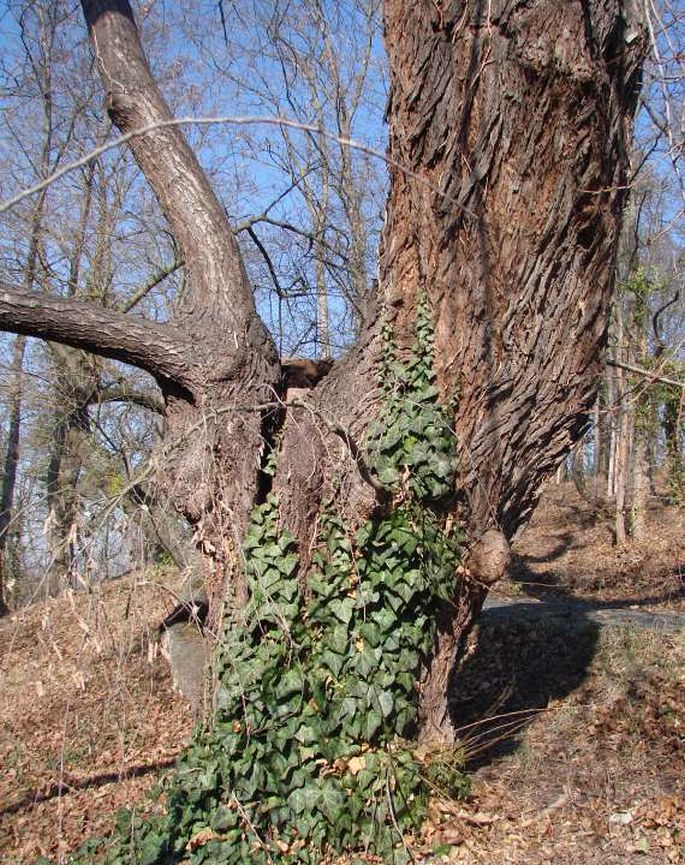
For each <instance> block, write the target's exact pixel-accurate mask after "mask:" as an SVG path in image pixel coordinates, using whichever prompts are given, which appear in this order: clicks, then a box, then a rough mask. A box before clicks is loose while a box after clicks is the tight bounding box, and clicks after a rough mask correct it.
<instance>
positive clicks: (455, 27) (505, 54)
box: [0, 0, 644, 738]
mask: <svg viewBox="0 0 685 865" xmlns="http://www.w3.org/2000/svg"><path fill="white" fill-rule="evenodd" d="M83 7H84V11H85V15H86V19H87V22H88V26H89V28H90V32H91V37H92V42H93V46H94V50H95V53H96V55H97V59H98V62H99V65H100V70H101V74H102V78H103V81H104V84H105V88H106V90H107V100H108V105H109V110H110V113H111V116H112V119H113V120H114V122H115V123H116V125H117V126H118V127H119V129H120V130H121V131H122V132H128V131H130V130H132V129H136V128H139V127H142V126H146V125H148V124H151V123H154V122H157V121H166V120H168V119H169V118H170V116H171V115H170V112H169V109H168V107H167V105H166V103H165V102H164V100H163V98H162V96H161V94H160V93H159V91H158V89H157V87H156V85H155V83H154V81H153V79H152V76H151V73H150V70H149V67H148V64H147V61H146V60H145V57H144V55H143V52H142V49H141V47H140V43H139V41H138V36H137V32H136V29H135V25H134V22H133V16H132V13H131V10H130V8H129V6H128V3H127V2H125V0H83ZM384 8H385V27H386V41H387V46H388V51H389V56H390V66H391V84H392V98H391V102H390V108H389V118H390V157H391V160H392V161H391V181H392V185H391V194H390V200H389V205H388V213H387V221H386V226H385V231H384V237H383V249H382V256H381V273H380V276H381V278H380V282H379V288H378V293H377V297H376V298H375V310H374V312H373V313H371V314H370V315H369V317H368V319H367V322H366V326H365V328H364V329H363V332H362V336H361V338H360V340H359V343H358V344H357V345H356V346H355V347H354V348H353V349H352V350H351V351H350V352H349V353H348V354H347V355H346V356H345V357H344V358H343V359H341V360H340V361H338V362H337V363H336V364H335V366H334V368H333V370H332V371H331V372H330V374H329V375H328V376H326V377H325V378H324V379H323V380H322V381H321V382H320V383H319V384H318V385H317V386H316V387H315V388H314V389H312V390H311V391H309V392H308V393H307V394H306V397H303V396H302V395H301V394H299V396H300V399H299V400H298V401H297V405H296V406H291V407H289V408H288V409H287V411H285V412H282V411H279V412H275V411H274V410H273V409H272V408H271V406H272V405H273V402H274V399H275V397H280V396H282V395H283V390H282V376H281V369H280V365H279V362H278V358H277V356H276V352H275V350H274V346H273V343H272V340H271V338H270V336H269V335H268V333H267V332H266V330H265V328H264V326H263V324H262V322H261V321H260V319H259V317H258V315H257V313H256V310H255V305H254V299H253V294H252V291H251V288H250V286H249V284H248V281H247V279H246V276H245V271H244V269H243V266H242V262H241V259H240V255H239V253H238V249H237V246H236V243H235V240H234V238H233V236H232V234H231V231H230V227H229V224H228V221H227V218H226V215H225V213H224V210H223V208H222V207H221V205H220V204H219V202H218V201H217V199H216V197H215V196H214V193H213V192H212V190H211V188H210V187H209V185H208V183H207V180H206V178H205V176H204V174H203V172H202V170H201V168H200V166H199V164H198V162H197V160H196V159H195V157H194V156H193V154H192V152H191V151H190V149H189V147H188V145H187V143H186V142H185V139H184V138H183V136H182V134H181V132H180V131H179V130H178V129H176V128H164V129H159V130H155V131H152V132H148V133H146V134H144V135H141V136H140V137H137V138H135V139H134V140H133V142H132V148H133V151H134V154H135V157H136V159H137V160H138V162H139V164H140V166H141V168H142V170H143V171H144V173H145V175H146V177H147V179H148V181H149V182H150V184H151V186H152V187H153V189H154V190H155V193H156V194H157V197H158V199H159V202H160V204H161V207H162V209H163V211H164V213H165V215H166V217H167V219H168V221H169V224H170V226H171V229H172V231H173V233H174V236H175V238H176V241H177V243H178V245H179V247H180V250H181V254H182V256H183V259H184V260H185V262H186V269H187V274H188V285H189V289H188V291H187V293H186V295H185V297H184V299H183V303H182V306H181V307H180V308H179V309H178V312H177V314H176V316H175V318H174V321H173V323H170V324H168V325H160V324H151V323H148V322H145V321H143V320H142V319H131V318H130V317H128V316H123V315H117V314H116V313H114V312H111V311H105V310H96V309H95V308H93V307H87V306H85V305H78V307H75V306H74V305H73V302H69V301H60V300H59V299H50V300H49V302H48V301H47V300H46V299H44V298H39V297H36V296H35V295H31V296H28V297H27V296H26V295H25V294H24V293H22V292H18V291H16V290H11V289H9V288H4V287H3V288H2V289H0V315H1V316H2V324H1V326H2V327H3V328H4V329H6V330H14V331H16V332H22V333H31V334H34V335H39V336H42V337H44V338H50V339H58V340H61V341H63V342H65V343H67V344H70V345H76V346H78V347H80V348H89V349H90V350H93V351H96V352H99V353H101V354H104V355H107V356H110V357H117V358H118V359H120V360H127V361H128V362H131V363H134V364H137V365H138V366H141V367H142V368H144V369H147V370H148V371H149V372H151V373H152V374H153V375H155V377H156V378H157V380H158V382H159V383H160V386H161V388H162V391H163V394H164V398H165V401H166V413H167V435H166V438H165V442H164V449H163V452H162V453H161V454H160V456H159V462H160V468H161V470H162V472H163V475H164V478H165V481H166V486H167V489H168V491H169V494H170V496H171V497H172V499H173V501H174V502H175V503H176V506H177V507H178V508H179V510H181V511H182V512H183V513H184V514H185V515H186V517H187V518H188V519H189V520H190V522H191V524H192V525H193V526H194V527H195V537H196V541H197V543H198V545H199V546H200V548H201V549H202V550H203V552H204V554H205V557H206V561H207V563H208V581H209V585H210V593H211V595H212V598H213V600H214V602H215V603H216V601H217V599H219V598H221V597H223V598H224V599H225V600H227V602H228V603H231V601H232V600H235V599H236V598H237V599H238V600H240V599H242V598H244V593H245V587H244V585H243V584H242V583H241V581H240V571H239V569H238V568H234V567H233V565H234V563H235V561H236V559H237V558H238V550H239V545H240V542H241V538H242V535H243V531H244V528H245V525H246V521H247V517H248V514H249V512H250V511H251V509H252V508H253V506H254V504H255V503H256V502H259V501H260V500H261V499H262V498H263V496H264V495H265V492H266V489H267V487H269V486H270V487H271V489H272V490H273V491H275V492H277V493H278V494H279V496H280V517H281V521H282V523H283V525H284V526H285V527H286V528H287V529H288V530H289V531H290V533H291V534H292V535H293V536H294V537H295V538H296V540H297V542H298V544H299V548H300V555H301V565H300V568H301V572H302V574H303V578H305V577H306V564H307V561H306V558H307V551H308V550H310V548H311V544H312V540H313V538H314V535H315V531H316V525H317V515H318V513H319V511H320V509H321V507H322V503H323V502H324V501H326V500H327V499H328V498H329V497H330V495H331V494H333V492H334V489H335V494H336V508H337V510H338V511H339V512H340V513H342V514H343V515H345V517H347V518H348V519H349V521H350V523H351V524H352V525H354V524H358V523H359V522H360V521H361V520H362V519H363V518H365V517H366V516H367V515H368V514H369V513H370V512H372V511H373V510H374V508H376V507H377V506H378V490H377V489H376V488H374V486H373V485H372V484H370V483H369V482H368V481H369V476H368V472H360V463H359V460H358V459H357V458H356V448H355V447H354V446H350V442H354V443H357V444H358V445H362V444H363V440H364V435H365V431H366V430H367V428H368V425H369V422H370V421H371V420H372V419H373V418H374V417H375V416H376V415H377V413H378V410H379V402H380V397H379V392H378V382H377V378H376V373H375V370H376V368H377V364H378V359H379V357H380V354H381V349H382V339H381V334H380V330H381V328H380V323H381V322H382V321H386V322H389V323H390V325H391V327H392V331H393V335H394V339H395V340H396V342H397V344H398V345H399V346H400V349H401V350H403V349H405V348H408V347H409V345H410V343H411V342H412V341H413V327H414V324H415V319H416V310H417V304H418V303H419V301H420V300H422V299H424V300H425V301H427V303H428V306H429V308H430V310H431V313H432V315H433V317H434V321H435V338H436V365H437V373H438V379H439V386H440V391H441V394H442V396H443V397H445V398H451V397H453V396H455V395H458V398H459V399H458V407H457V409H456V413H455V416H454V430H455V433H456V435H457V436H458V440H459V445H460V450H461V470H460V472H459V476H458V478H456V480H455V489H456V490H458V496H457V497H456V498H455V500H454V501H452V502H450V504H449V506H446V512H445V514H444V515H443V516H444V518H445V519H451V518H453V517H454V518H458V519H459V520H461V521H462V522H463V524H464V526H465V527H466V531H467V537H468V539H469V544H470V547H471V557H470V559H469V560H468V563H467V564H468V567H467V569H466V571H465V573H464V574H461V575H459V574H455V582H454V596H453V599H452V602H451V603H450V604H449V605H445V609H444V611H443V614H442V617H441V618H442V621H441V623H440V624H441V637H440V641H439V645H438V646H436V653H435V658H434V661H433V663H432V666H431V667H430V668H429V669H428V670H427V672H426V675H425V678H424V681H423V683H422V699H423V716H422V724H423V728H424V729H423V732H424V735H426V736H429V737H431V738H447V737H448V736H449V724H448V717H447V704H446V700H445V691H446V684H447V678H448V673H449V669H450V665H451V662H452V660H453V657H454V648H455V645H456V641H457V640H458V638H459V637H460V635H462V634H463V633H464V632H465V631H466V630H467V629H468V627H469V626H470V624H471V623H472V621H473V618H474V615H476V614H477V612H478V609H479V607H480V605H481V604H482V601H483V598H484V596H485V593H486V591H487V587H488V586H489V585H490V584H491V583H492V582H493V581H494V580H495V579H496V578H497V577H498V576H499V575H500V574H501V573H502V570H503V568H504V567H505V565H506V560H507V555H508V549H507V542H508V540H509V539H510V538H511V537H512V536H513V534H514V533H515V532H516V530H517V529H518V528H520V527H521V525H522V524H523V523H524V522H525V520H526V519H527V517H528V516H529V514H530V513H531V511H532V509H533V507H534V505H535V503H536V501H537V495H538V491H539V489H540V487H541V484H542V482H543V481H544V479H545V478H546V477H547V476H548V475H550V474H551V473H552V472H553V471H554V469H555V468H556V467H557V465H558V464H559V462H560V461H561V460H562V458H563V457H564V455H565V454H566V453H567V452H568V450H569V448H570V447H571V445H572V444H573V442H574V441H575V440H576V439H577V438H578V436H579V435H580V433H581V432H582V430H583V428H584V424H585V417H586V414H587V412H588V411H589V410H590V408H591V406H592V403H593V401H594V397H595V391H596V377H597V374H598V372H599V369H600V359H599V351H600V348H601V347H602V345H603V341H604V337H605V328H606V308H607V303H608V299H609V295H610V292H611V288H612V272H613V264H614V256H615V249H616V240H617V236H618V231H619V225H620V210H621V202H622V199H623V195H624V189H625V183H626V165H627V162H626V154H627V146H628V141H629V137H630V124H631V117H632V112H633V110H634V107H635V102H636V96H637V89H638V86H639V67H640V60H641V53H642V50H643V48H644V41H643V39H642V32H641V30H640V29H638V25H637V24H635V22H634V21H633V18H634V16H633V11H632V9H631V4H627V3H624V2H621V0H612V2H604V3H592V2H568V3H563V4H560V3H557V2H550V0H531V2H527V3H525V4H521V3H520V2H514V0H490V2H484V0H471V2H457V0H453V2H438V0H431V2H428V0H422V2H418V3H412V4H408V3H405V2H404V0H386V3H385V7H384ZM77 310H78V319H76V318H75V315H76V313H77ZM84 325H85V326H84ZM290 396H293V394H292V393H291V394H290ZM265 406H266V407H265ZM276 425H280V426H281V427H282V429H280V454H279V461H278V467H277V470H276V474H275V477H273V479H271V478H269V479H267V478H266V476H265V475H264V473H262V472H261V471H260V459H261V454H262V452H263V443H264V440H265V439H273V434H274V430H275V427H276ZM341 431H342V434H341ZM334 477H335V480H336V485H335V487H334V486H333V478H334ZM447 511H449V513H448V512H447Z"/></svg>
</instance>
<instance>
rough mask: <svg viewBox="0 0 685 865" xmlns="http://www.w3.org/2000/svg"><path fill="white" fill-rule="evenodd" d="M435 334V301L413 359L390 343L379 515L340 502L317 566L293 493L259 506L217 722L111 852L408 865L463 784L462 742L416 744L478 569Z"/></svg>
mask: <svg viewBox="0 0 685 865" xmlns="http://www.w3.org/2000/svg"><path fill="white" fill-rule="evenodd" d="M432 339H433V337H432V323H431V318H430V315H429V314H428V310H427V306H426V305H425V304H424V305H422V307H421V309H420V311H419V316H418V320H417V323H416V345H415V346H414V350H413V351H412V352H411V355H410V356H409V357H408V359H406V360H405V362H403V363H400V362H399V361H398V359H397V358H396V357H395V355H394V351H393V345H392V340H391V338H390V334H389V333H388V334H386V336H385V339H384V346H385V351H384V357H383V361H382V368H381V375H380V381H381V382H382V386H381V388H380V391H381V393H380V399H379V401H380V406H381V411H380V415H379V418H378V421H377V422H376V423H375V424H372V425H371V426H370V427H369V428H368V434H367V439H366V442H365V443H364V445H365V446H364V460H365V471H366V472H367V474H369V475H370V476H371V475H372V476H373V477H374V478H375V480H376V484H377V486H380V487H382V491H383V495H382V496H380V498H379V500H378V503H377V506H376V507H375V509H374V510H373V511H372V513H371V514H370V515H369V516H368V518H366V519H364V520H363V521H362V522H361V524H359V525H356V526H351V525H348V524H346V522H345V521H344V519H343V517H341V515H340V513H339V510H338V509H336V506H335V497H333V498H332V499H331V502H330V504H329V505H328V506H324V507H323V508H322V510H321V513H320V515H319V521H318V532H317V534H316V536H315V538H314V542H313V543H312V544H311V545H310V549H308V550H307V557H306V565H305V564H304V563H303V560H302V557H301V555H300V550H299V549H298V545H297V543H296V541H295V540H294V538H293V537H292V535H291V534H290V533H289V532H288V531H287V530H286V528H284V526H283V524H282V509H281V501H280V499H279V497H278V496H277V495H275V494H273V493H272V494H270V495H268V496H267V498H266V501H265V502H264V503H263V504H261V505H259V506H258V507H256V508H255V509H254V511H253V513H252V517H251V519H250V522H249V526H248V530H247V534H246V538H245V541H244V545H243V561H242V563H241V570H242V576H243V578H244V581H245V585H246V589H247V595H248V600H247V603H246V604H245V605H243V606H242V607H240V608H235V609H233V610H232V611H231V612H230V613H229V614H228V616H227V618H226V619H225V621H224V623H223V631H222V634H221V638H220V640H219V645H218V650H217V657H216V662H215V670H214V674H215V680H216V694H215V707H214V715H213V717H212V719H211V723H210V724H209V725H207V726H206V727H205V728H204V729H201V730H198V731H197V733H196V735H195V737H194V739H193V741H192V743H191V745H190V746H189V747H188V749H187V750H186V752H185V753H184V755H183V757H182V758H181V759H180V761H179V765H178V769H177V771H176V773H175V775H174V777H173V779H172V781H171V782H170V784H169V787H168V790H167V796H168V799H167V813H166V816H164V817H161V818H157V819H155V820H153V821H149V822H145V821H141V820H138V819H137V818H131V817H128V818H124V821H123V824H122V829H123V831H122V832H121V835H120V837H119V839H118V840H116V841H115V842H114V846H113V847H111V849H110V852H109V853H108V856H109V861H122V860H123V859H125V860H126V861H133V862H140V863H147V865H149V863H155V862H157V863H162V862H174V861H180V860H183V861H189V862H197V863H200V862H222V863H236V865H237V863H244V862H255V863H259V862H264V863H267V862H271V861H274V860H277V861H284V862H288V861H291V862H319V861H320V859H321V856H322V854H323V853H324V852H326V851H337V852H343V851H349V850H366V851H369V852H373V853H374V854H377V855H380V856H382V857H383V859H384V861H388V862H390V861H404V860H405V859H406V858H407V857H408V854H407V851H405V849H404V835H405V834H406V833H407V832H409V831H411V832H416V831H417V830H418V829H419V828H420V826H421V823H422V820H423V817H424V813H425V807H426V802H427V798H428V795H429V792H430V791H432V790H435V789H441V790H443V791H444V792H445V793H446V794H452V793H454V792H455V789H460V788H462V787H463V785H464V779H463V777H462V776H461V775H460V774H459V772H458V771H457V768H456V766H455V765H454V764H455V752H454V750H452V749H448V750H445V751H441V750H439V749H435V748H426V747H425V744H423V745H422V746H421V747H420V748H419V746H417V744H416V736H417V733H418V732H419V729H420V727H425V721H426V718H425V717H422V716H421V714H420V709H419V707H420V704H421V703H422V701H423V698H424V697H425V693H426V688H427V687H434V686H435V677H434V676H431V677H429V678H428V679H427V678H426V672H427V670H429V669H430V666H429V665H430V661H431V659H432V658H433V657H434V656H435V652H436V649H439V648H444V646H443V643H442V640H443V636H444V634H443V635H441V629H444V625H445V622H446V621H447V620H448V619H449V618H450V615H451V617H452V619H454V609H455V606H454V596H455V589H456V588H457V587H458V586H459V583H460V580H461V578H462V577H464V578H466V574H467V572H466V570H465V569H464V567H463V566H462V562H461V552H460V547H461V540H462V539H461V535H460V531H459V528H458V525H457V524H456V523H455V522H454V521H453V520H452V519H451V518H450V517H449V514H450V513H451V510H452V508H453V504H454V500H455V491H454V482H453V479H454V477H455V475H456V470H457V465H456V460H455V453H456V443H455V439H454V435H453V433H452V430H451V425H450V411H451V410H453V407H450V408H446V407H445V406H443V405H442V404H441V403H439V402H438V394H437V390H436V388H435V387H434V384H433V376H434V373H433V351H432V346H433V343H432ZM277 449H278V445H277V444H274V458H276V456H277ZM465 597H469V601H470V604H471V605H472V604H473V602H474V599H473V597H470V596H468V595H465ZM450 611H452V612H451V613H450ZM464 614H465V615H466V608H465V610H464ZM457 621H458V617H457ZM462 624H463V623H462ZM445 633H447V632H446V631H445ZM452 634H453V631H452ZM431 682H432V683H433V684H432V685H431V684H430V683H431ZM443 684H446V680H445V682H444V683H443Z"/></svg>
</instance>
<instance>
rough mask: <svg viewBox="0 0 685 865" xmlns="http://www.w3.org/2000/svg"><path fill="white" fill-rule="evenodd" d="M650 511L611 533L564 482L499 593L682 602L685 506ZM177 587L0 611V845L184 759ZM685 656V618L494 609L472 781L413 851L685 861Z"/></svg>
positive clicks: (459, 704)
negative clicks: (165, 646) (640, 533)
mask: <svg viewBox="0 0 685 865" xmlns="http://www.w3.org/2000/svg"><path fill="white" fill-rule="evenodd" d="M648 525H649V531H648V540H647V541H646V542H645V543H643V544H631V545H629V546H627V547H625V548H624V549H621V550H616V549H614V548H613V547H612V545H611V531H610V521H609V519H608V517H607V515H602V514H595V513H593V511H592V508H591V507H590V506H589V505H588V504H587V503H586V502H585V501H583V500H582V499H581V498H580V497H579V496H578V495H577V493H576V491H575V489H574V488H573V487H572V486H570V485H562V486H552V487H551V488H550V490H549V491H548V493H547V494H546V496H545V498H544V500H543V503H542V504H541V506H540V508H539V509H538V511H537V513H536V514H535V517H534V519H533V521H532V523H531V525H530V526H529V527H528V528H527V529H526V531H525V532H524V534H523V535H522V536H521V538H520V539H519V540H518V542H517V545H516V558H515V562H514V567H513V569H512V573H511V576H510V579H508V580H506V581H504V582H503V583H502V584H501V585H499V586H497V587H496V589H497V591H496V593H495V594H498V595H500V596H501V597H504V598H513V599H517V598H519V599H520V598H526V597H530V598H534V599H536V600H540V599H543V600H544V599H547V598H549V597H550V595H552V596H554V597H555V598H557V599H558V598H568V599H572V598H574V599H582V600H584V601H586V602H588V604H592V605H598V606H604V607H606V606H611V607H617V608H619V609H621V608H623V609H631V608H636V607H639V608H641V609H650V610H655V611H657V613H658V611H659V610H670V611H671V612H673V611H680V612H682V611H683V610H684V607H685V593H684V588H683V574H684V573H685V517H684V515H683V512H682V511H677V510H676V509H674V508H668V507H666V506H665V505H664V504H663V503H662V502H659V501H658V500H654V501H653V502H652V503H651V505H650V510H649V514H648ZM177 588H178V587H177V586H176V585H175V584H174V578H173V577H172V576H171V575H169V574H163V573H160V574H155V575H153V574H147V575H145V576H143V575H141V574H130V575H128V576H127V577H125V578H122V579H120V580H117V581H113V582H111V583H108V584H106V585H103V586H100V587H98V588H97V589H95V590H93V592H92V593H86V592H82V593H78V594H71V595H68V596H66V597H62V598H59V599H56V600H52V601H49V602H47V603H41V604H35V605H33V606H31V607H28V608H26V609H25V610H22V611H20V612H19V613H17V614H15V615H13V616H11V617H8V618H6V619H4V620H2V621H0V723H1V727H0V773H1V774H0V862H3V863H28V862H31V861H33V860H34V859H35V858H36V857H37V856H38V855H48V856H50V857H52V858H57V859H58V858H60V857H63V856H64V854H65V853H66V852H67V851H68V850H69V849H72V848H73V847H74V846H75V845H76V844H78V843H79V842H80V841H81V840H82V839H83V838H85V837H88V836H89V835H92V834H95V833H102V832H105V831H107V829H108V828H109V827H110V826H111V825H112V822H113V819H114V816H115V812H116V810H117V808H118V807H120V806H121V805H123V804H129V805H131V804H133V803H135V802H137V801H140V802H143V801H145V793H146V791H147V790H148V789H149V788H150V787H151V786H152V785H153V784H154V782H155V781H156V779H157V778H158V777H159V775H160V773H163V772H164V771H165V770H166V769H168V767H169V766H170V765H171V764H172V763H173V760H174V757H175V755H176V754H177V753H178V752H179V750H180V749H181V748H182V746H183V743H184V742H185V741H186V740H187V738H188V736H189V734H190V731H191V727H192V717H191V713H190V711H189V708H188V706H187V704H186V703H185V702H184V701H183V699H182V698H180V697H179V696H178V695H177V694H175V693H174V691H173V688H172V686H171V680H170V676H169V674H168V672H167V669H166V666H165V664H164V662H163V660H162V659H161V657H160V656H159V655H158V654H156V653H155V651H154V648H155V644H154V639H153V638H154V634H155V631H156V628H157V626H158V624H159V623H160V621H161V620H162V619H163V617H164V615H165V614H166V613H167V612H168V611H169V609H170V608H171V607H173V597H174V592H175V591H176V590H177ZM684 660H685V642H684V639H683V632H682V631H681V632H677V633H671V634H666V633H664V632H662V631H660V630H658V629H656V630H638V629H635V628H622V627H602V628H600V627H598V626H597V625H596V624H594V623H592V622H590V621H588V622H583V621H580V622H578V621H573V622H565V621H563V620H562V621H558V620H555V621H549V622H546V621H544V620H543V621H537V622H526V621H517V620H516V619H515V618H513V619H512V620H511V621H509V620H498V621H489V620H488V618H487V617H485V618H484V620H483V622H482V624H481V625H480V626H479V627H478V628H477V629H476V632H475V633H474V634H473V636H472V638H471V641H470V645H469V650H468V652H467V654H466V656H465V658H464V659H463V661H462V665H461V675H460V679H459V685H458V688H457V690H456V693H455V694H454V703H455V712H456V714H457V716H458V718H459V723H460V726H461V728H462V735H463V740H464V749H465V753H466V757H467V759H468V762H469V766H470V768H471V770H472V772H473V794H472V796H471V797H470V798H468V799H466V800H463V801H459V802H450V801H444V800H441V798H440V796H439V791H438V795H436V798H435V801H434V804H433V807H432V812H431V817H430V819H429V820H428V821H427V824H426V826H425V831H424V833H423V835H422V837H417V838H414V839H408V840H409V841H410V842H411V844H412V847H413V850H414V851H415V852H414V855H415V858H416V860H417V861H428V860H429V859H430V861H434V862H452V861H455V862H466V863H476V862H479V863H490V862H492V863H505V862H511V863H523V862H525V863H528V865H531V863H532V865H536V863H543V862H553V863H558V865H565V863H569V865H571V863H574V865H575V863H576V862H582V863H584V865H590V863H597V865H599V863H602V865H607V863H614V862H616V863H618V862H621V863H623V862H628V863H630V862H633V861H634V862H635V863H638V862H639V863H645V865H650V863H670V862H674V863H675V862H677V861H680V859H679V857H681V855H682V854H683V847H682V845H683V844H684V843H685V806H684V802H685V782H684V781H683V778H685V762H684V759H685V728H684V724H685V679H684V678H683V670H684V669H685V667H684V665H683V661H684ZM484 719H485V720H484ZM146 807H155V806H151V805H149V804H147V805H146Z"/></svg>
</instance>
